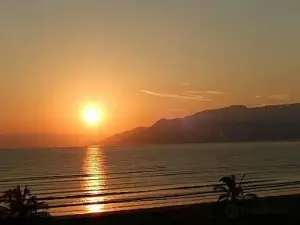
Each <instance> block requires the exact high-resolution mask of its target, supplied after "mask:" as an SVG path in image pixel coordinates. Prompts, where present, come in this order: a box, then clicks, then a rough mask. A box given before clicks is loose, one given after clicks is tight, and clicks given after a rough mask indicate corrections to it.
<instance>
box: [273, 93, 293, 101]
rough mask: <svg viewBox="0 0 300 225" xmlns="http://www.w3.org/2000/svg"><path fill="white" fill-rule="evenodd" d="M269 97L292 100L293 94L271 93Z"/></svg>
mask: <svg viewBox="0 0 300 225" xmlns="http://www.w3.org/2000/svg"><path fill="white" fill-rule="evenodd" d="M268 98H269V99H274V100H278V101H290V100H291V96H290V95H289V94H277V95H271V96H269V97H268Z"/></svg>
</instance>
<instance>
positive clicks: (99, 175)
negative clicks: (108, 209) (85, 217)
mask: <svg viewBox="0 0 300 225" xmlns="http://www.w3.org/2000/svg"><path fill="white" fill-rule="evenodd" d="M102 161H103V152H102V149H100V148H99V147H97V146H92V147H88V148H87V150H86V155H85V159H84V166H83V170H84V173H85V174H88V175H89V176H88V177H86V178H85V180H84V182H83V185H82V186H83V187H82V188H83V189H84V190H85V192H86V193H89V194H95V195H101V194H102V189H103V188H104V185H105V181H104V179H105V175H104V170H103V168H102V165H101V163H102ZM102 201H104V197H103V196H96V197H90V198H87V199H85V200H84V202H88V203H92V202H97V203H98V202H102ZM85 210H86V212H88V213H96V212H103V211H104V205H103V204H91V205H86V206H85Z"/></svg>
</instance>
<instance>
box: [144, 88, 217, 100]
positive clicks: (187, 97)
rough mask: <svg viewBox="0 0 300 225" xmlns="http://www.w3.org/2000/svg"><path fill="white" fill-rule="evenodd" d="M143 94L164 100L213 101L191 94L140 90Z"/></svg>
mask: <svg viewBox="0 0 300 225" xmlns="http://www.w3.org/2000/svg"><path fill="white" fill-rule="evenodd" d="M140 91H141V92H143V93H145V94H148V95H153V96H159V97H164V98H176V99H185V100H195V101H211V100H212V99H210V98H206V97H205V96H203V95H191V93H188V94H170V93H159V92H154V91H149V90H140Z"/></svg>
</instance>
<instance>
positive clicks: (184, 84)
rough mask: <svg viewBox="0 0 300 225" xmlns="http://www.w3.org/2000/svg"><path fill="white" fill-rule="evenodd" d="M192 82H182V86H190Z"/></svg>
mask: <svg viewBox="0 0 300 225" xmlns="http://www.w3.org/2000/svg"><path fill="white" fill-rule="evenodd" d="M190 85H191V84H190V83H182V84H181V86H190Z"/></svg>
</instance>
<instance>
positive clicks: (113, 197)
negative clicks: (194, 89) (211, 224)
mask: <svg viewBox="0 0 300 225" xmlns="http://www.w3.org/2000/svg"><path fill="white" fill-rule="evenodd" d="M231 174H236V176H237V178H238V179H239V178H240V176H241V175H242V174H246V177H245V179H244V181H245V184H244V189H245V192H247V191H249V192H254V193H256V194H258V196H270V195H282V194H292V193H299V192H300V143H298V142H270V143H215V144H211V143H210V144H181V145H151V146H150V145H149V146H139V147H97V146H91V147H88V148H45V149H43V148H40V149H12V150H5V149H3V150H0V192H1V193H2V192H3V191H5V190H7V189H9V188H13V187H16V186H17V185H22V186H24V185H28V187H29V188H30V190H31V191H32V194H33V195H36V196H38V198H39V199H40V200H42V201H46V202H47V203H48V204H49V206H50V209H49V211H50V213H51V214H53V215H71V214H84V213H94V212H106V211H116V210H126V209H136V208H151V207H159V206H170V205H182V204H191V203H200V202H209V201H216V199H217V194H216V193H214V192H213V191H212V189H213V185H214V184H216V183H217V182H218V180H219V179H220V178H221V177H222V176H225V175H231Z"/></svg>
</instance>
